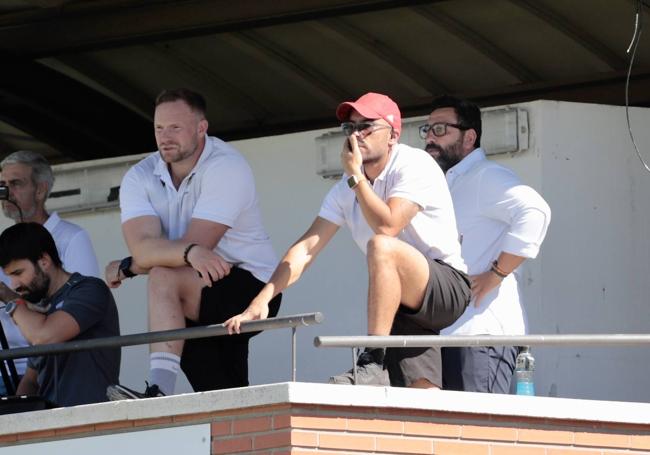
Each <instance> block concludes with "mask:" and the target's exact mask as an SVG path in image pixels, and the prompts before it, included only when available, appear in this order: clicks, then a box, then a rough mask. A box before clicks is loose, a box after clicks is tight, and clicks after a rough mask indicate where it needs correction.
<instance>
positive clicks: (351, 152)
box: [341, 134, 363, 176]
mask: <svg viewBox="0 0 650 455" xmlns="http://www.w3.org/2000/svg"><path fill="white" fill-rule="evenodd" d="M341 164H342V166H343V171H345V173H346V174H347V175H350V176H352V175H357V176H359V175H361V166H362V165H363V157H362V156H361V150H359V143H358V141H357V136H356V135H355V134H351V135H350V136H348V137H347V139H346V140H345V142H344V143H343V151H342V152H341Z"/></svg>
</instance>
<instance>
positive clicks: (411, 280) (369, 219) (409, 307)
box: [226, 93, 470, 388]
mask: <svg viewBox="0 0 650 455" xmlns="http://www.w3.org/2000/svg"><path fill="white" fill-rule="evenodd" d="M336 116H337V117H338V119H339V120H341V121H343V123H342V125H341V126H342V129H343V132H344V134H345V135H346V137H347V138H346V139H345V141H344V144H343V150H342V152H341V162H342V165H343V170H344V172H345V175H344V176H343V178H342V179H341V181H340V182H339V183H337V184H336V185H334V187H333V188H332V189H331V190H330V192H329V193H328V195H327V196H326V197H325V200H324V202H323V204H322V206H321V209H320V213H319V215H318V217H317V218H316V219H315V220H314V222H313V224H312V225H311V227H310V228H309V229H308V230H307V232H306V233H305V234H304V235H303V236H302V237H301V238H300V239H299V240H298V241H297V242H296V243H295V244H294V245H293V246H292V247H291V248H290V249H289V251H288V252H287V253H286V255H285V256H284V258H283V259H282V260H281V261H280V265H279V266H278V268H276V270H275V272H274V273H273V276H272V277H271V280H270V281H269V283H268V284H267V285H266V286H265V287H264V289H262V291H261V292H260V293H259V294H258V295H257V297H255V299H253V301H252V302H251V304H250V305H249V307H248V309H247V310H246V311H245V312H243V313H242V314H240V315H238V316H235V317H233V318H231V319H230V320H228V321H227V322H226V326H227V327H228V329H229V331H230V332H231V333H236V332H238V330H239V325H240V324H241V323H242V322H244V321H247V320H252V319H263V318H265V317H267V314H268V312H269V307H268V303H269V301H270V300H271V299H272V298H273V297H274V296H275V295H277V294H278V293H279V292H281V291H282V290H283V289H285V288H286V287H288V286H289V285H291V284H293V283H294V282H295V281H297V280H298V278H299V277H300V276H301V275H302V273H303V272H304V270H305V269H306V268H307V267H308V266H309V265H310V264H311V263H312V262H313V260H314V259H315V258H316V256H317V255H318V254H319V253H320V251H321V250H322V249H323V248H324V247H325V246H326V245H327V243H328V242H329V241H330V239H331V238H332V237H333V236H334V234H336V232H337V231H338V229H339V227H340V226H342V225H347V226H348V227H349V228H350V231H351V232H352V237H353V238H354V240H355V242H356V243H357V245H358V246H359V247H360V248H361V250H362V251H363V252H364V253H365V254H366V256H367V261H368V275H369V290H368V334H369V335H389V334H393V335H435V334H438V333H439V330H440V329H442V328H444V327H447V326H448V325H450V324H452V323H453V322H454V321H455V320H456V318H458V317H459V316H460V315H461V314H462V313H463V311H464V310H465V307H466V306H467V303H468V302H469V298H470V289H469V279H468V277H467V276H466V275H465V273H464V272H465V270H466V268H465V264H464V262H463V260H462V259H461V257H460V244H459V242H458V233H457V231H456V221H455V218H454V211H453V207H452V203H451V197H450V195H449V189H448V188H447V184H446V182H445V178H444V175H443V174H442V172H441V171H440V168H439V167H438V166H437V165H436V163H435V162H434V161H433V160H432V159H431V158H430V157H429V156H428V155H427V154H426V152H424V151H423V150H419V149H415V148H412V147H409V146H407V145H404V144H400V143H398V139H399V137H400V133H401V128H402V122H401V114H400V111H399V108H398V107H397V105H396V104H395V102H394V101H393V100H391V99H390V98H389V97H387V96H386V95H381V94H378V93H367V94H365V95H363V96H362V97H361V98H359V99H358V100H357V101H355V102H345V103H342V104H340V105H339V106H338V109H337V110H336ZM357 367H358V368H357V372H358V374H357V383H358V384H367V385H390V384H392V385H394V386H407V387H419V388H432V387H440V386H441V384H442V377H441V360H440V349H439V348H414V349H388V350H385V349H382V348H374V349H373V348H366V349H365V350H364V351H363V352H362V353H361V354H360V356H359V358H358V360H357ZM389 378H390V384H389ZM330 382H332V383H338V384H351V383H353V375H352V373H351V372H348V373H344V374H342V375H339V376H334V377H332V378H331V379H330Z"/></svg>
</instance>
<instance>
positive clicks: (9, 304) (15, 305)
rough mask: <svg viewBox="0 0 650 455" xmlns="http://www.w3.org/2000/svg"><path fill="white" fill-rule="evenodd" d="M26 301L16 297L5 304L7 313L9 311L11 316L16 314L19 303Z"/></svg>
mask: <svg viewBox="0 0 650 455" xmlns="http://www.w3.org/2000/svg"><path fill="white" fill-rule="evenodd" d="M22 303H25V301H24V300H22V299H14V300H11V301H9V302H7V304H6V305H5V313H7V314H8V315H9V316H10V317H11V316H12V315H13V314H14V311H16V308H18V305H20V304H22Z"/></svg>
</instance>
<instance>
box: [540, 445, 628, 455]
mask: <svg viewBox="0 0 650 455" xmlns="http://www.w3.org/2000/svg"><path fill="white" fill-rule="evenodd" d="M625 454H626V455H630V453H629V452H625ZM546 455H602V452H601V451H600V450H598V451H594V450H585V449H578V448H569V447H564V448H557V449H551V448H547V449H546ZM618 455H622V454H620V453H619V454H618Z"/></svg>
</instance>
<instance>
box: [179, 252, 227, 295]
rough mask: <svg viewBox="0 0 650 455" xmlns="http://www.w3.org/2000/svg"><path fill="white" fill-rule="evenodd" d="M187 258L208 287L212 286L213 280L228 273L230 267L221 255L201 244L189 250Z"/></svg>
mask: <svg viewBox="0 0 650 455" xmlns="http://www.w3.org/2000/svg"><path fill="white" fill-rule="evenodd" d="M187 260H188V261H189V263H190V264H191V265H192V268H193V269H194V270H196V271H197V272H199V276H200V277H201V279H202V280H203V282H204V283H205V285H206V286H208V287H212V282H213V281H218V280H220V279H222V278H223V277H225V276H226V275H228V274H229V273H230V269H231V268H232V266H231V265H230V264H229V263H228V262H226V261H225V260H224V259H223V258H222V257H221V256H219V255H218V254H216V253H215V252H214V251H212V250H209V249H207V248H205V247H203V246H201V245H196V246H195V247H193V248H192V249H191V250H190V251H189V253H188V254H187Z"/></svg>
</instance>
